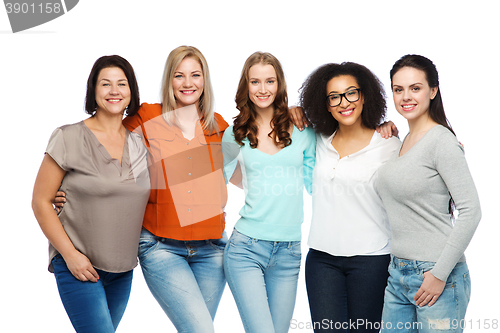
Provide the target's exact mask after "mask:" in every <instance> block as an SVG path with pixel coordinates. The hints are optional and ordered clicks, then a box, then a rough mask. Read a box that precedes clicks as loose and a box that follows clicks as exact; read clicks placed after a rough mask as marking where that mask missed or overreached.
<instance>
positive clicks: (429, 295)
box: [413, 271, 446, 306]
mask: <svg viewBox="0 0 500 333" xmlns="http://www.w3.org/2000/svg"><path fill="white" fill-rule="evenodd" d="M445 285H446V281H441V280H439V279H438V278H437V277H435V276H434V275H432V273H431V272H430V271H427V272H425V273H424V282H422V285H421V286H420V289H418V291H417V293H416V294H415V296H414V297H413V300H414V301H415V305H417V306H425V305H426V304H428V305H429V306H432V305H433V304H434V303H436V301H437V300H438V298H439V296H440V295H441V293H442V292H443V290H444V286H445Z"/></svg>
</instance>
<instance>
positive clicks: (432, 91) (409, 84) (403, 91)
mask: <svg viewBox="0 0 500 333" xmlns="http://www.w3.org/2000/svg"><path fill="white" fill-rule="evenodd" d="M437 91H438V88H437V87H435V88H431V87H430V86H429V83H428V82H427V78H426V76H425V72H423V71H421V70H419V69H416V68H413V67H403V68H401V69H400V70H399V71H397V72H396V73H395V74H394V75H393V77H392V94H393V98H394V106H395V107H396V110H397V111H398V112H399V113H400V114H401V115H402V116H403V117H405V118H406V119H407V120H408V121H415V120H418V119H419V118H420V117H422V116H423V115H427V114H428V112H429V106H430V103H431V100H432V99H434V97H436V94H437Z"/></svg>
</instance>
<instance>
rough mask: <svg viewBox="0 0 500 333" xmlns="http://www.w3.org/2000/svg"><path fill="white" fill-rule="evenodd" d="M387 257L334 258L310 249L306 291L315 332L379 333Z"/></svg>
mask: <svg viewBox="0 0 500 333" xmlns="http://www.w3.org/2000/svg"><path fill="white" fill-rule="evenodd" d="M389 261H390V255H389V254H386V255H375V256H352V257H342V256H333V255H330V254H328V253H325V252H321V251H317V250H314V249H310V250H309V253H308V254H307V259H306V287H307V296H308V298H309V308H310V310H311V319H312V323H313V327H314V331H315V332H373V333H375V332H378V331H379V329H380V320H381V319H382V308H383V305H384V291H385V287H386V286H387V278H388V277H389V274H388V273H387V267H388V266H389Z"/></svg>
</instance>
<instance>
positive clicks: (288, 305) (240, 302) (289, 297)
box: [224, 229, 301, 333]
mask: <svg viewBox="0 0 500 333" xmlns="http://www.w3.org/2000/svg"><path fill="white" fill-rule="evenodd" d="M300 258H301V253H300V241H298V242H272V241H264V240H258V239H255V238H251V237H247V236H245V235H243V234H241V233H239V232H238V231H237V230H236V229H234V231H233V234H232V235H231V238H230V239H229V244H228V245H227V247H226V251H225V252H224V271H225V272H226V278H227V282H228V284H229V287H230V288H231V292H232V293H233V296H234V300H235V302H236V305H237V306H238V311H239V312H240V316H241V320H242V322H243V326H244V327H245V332H247V333H268V332H269V333H284V332H288V329H289V327H290V320H291V319H292V315H293V308H294V306H295V296H296V294H297V280H298V278H299V269H300Z"/></svg>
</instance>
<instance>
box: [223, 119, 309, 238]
mask: <svg viewBox="0 0 500 333" xmlns="http://www.w3.org/2000/svg"><path fill="white" fill-rule="evenodd" d="M291 138H292V144H291V145H289V146H287V147H285V148H283V149H282V150H280V151H279V152H277V153H276V154H274V155H269V154H266V153H263V152H261V151H260V150H259V149H258V148H251V147H250V142H249V141H248V139H245V140H243V143H244V145H243V146H241V147H240V146H239V145H238V144H237V143H236V142H235V141H234V133H233V126H231V127H229V128H228V129H227V130H226V131H225V132H224V136H223V138H222V151H223V154H224V176H225V177H226V182H227V180H229V179H230V178H231V176H232V174H233V172H234V170H235V168H236V166H237V163H239V164H240V166H241V171H242V175H243V189H244V190H245V205H244V206H243V208H242V209H241V210H240V216H241V218H240V219H239V220H238V222H237V223H236V225H235V228H236V230H238V232H240V233H242V234H244V235H246V236H248V237H252V238H256V239H261V240H267V241H300V239H301V224H302V221H303V220H304V211H303V206H304V204H303V196H304V190H303V188H304V186H305V188H306V189H307V191H308V192H309V193H311V192H312V172H313V168H314V163H315V156H316V137H315V134H314V132H313V130H311V129H308V128H306V129H305V130H304V131H302V132H301V131H299V130H298V129H297V128H296V127H294V128H293V132H292V137H291Z"/></svg>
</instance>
